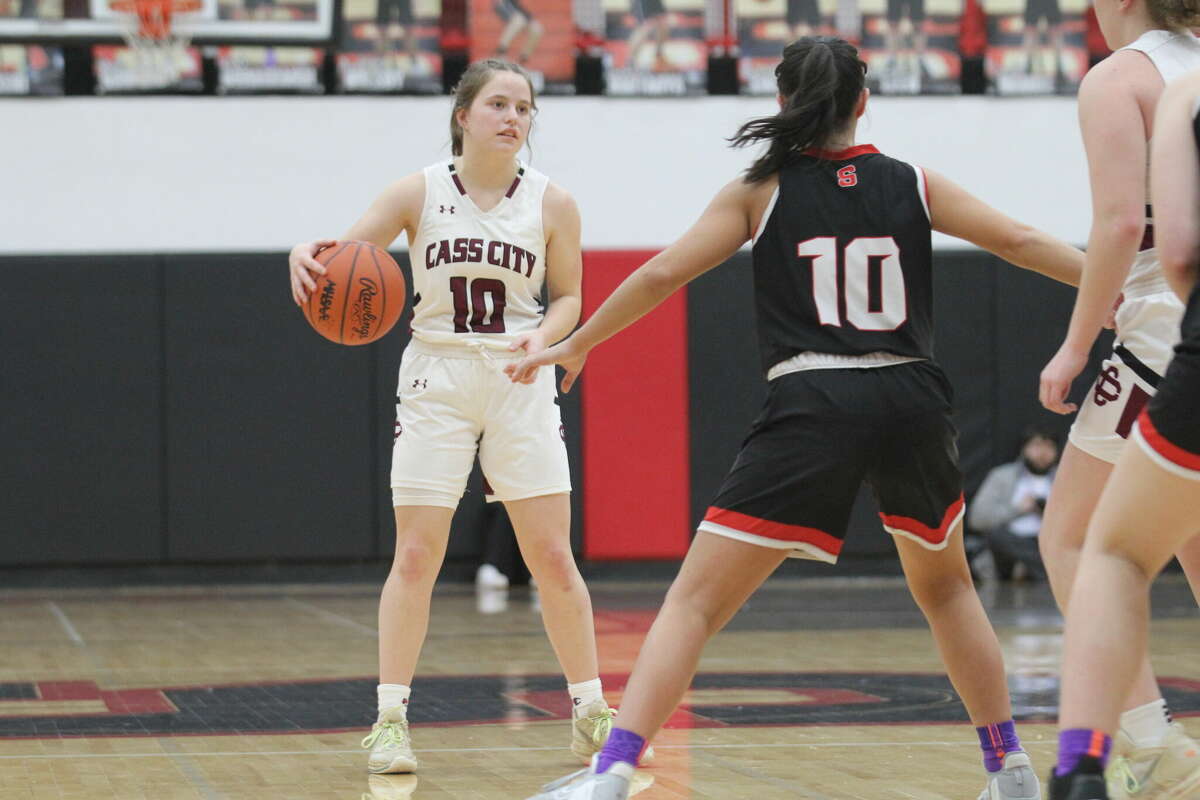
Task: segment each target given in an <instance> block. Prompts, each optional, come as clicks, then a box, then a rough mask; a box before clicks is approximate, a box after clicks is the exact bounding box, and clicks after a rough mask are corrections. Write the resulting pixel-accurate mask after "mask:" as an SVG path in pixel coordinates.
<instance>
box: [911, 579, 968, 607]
mask: <svg viewBox="0 0 1200 800" xmlns="http://www.w3.org/2000/svg"><path fill="white" fill-rule="evenodd" d="M908 588H909V591H910V592H911V593H912V596H913V600H915V601H916V603H917V605H918V606H920V607H921V609H922V610H923V611H932V610H936V609H938V608H941V607H942V606H945V605H946V604H948V603H952V602H954V601H955V600H957V599H959V598H960V597H962V595H963V594H965V593H967V592H974V591H975V584H974V582H973V581H972V580H971V573H970V570H968V569H962V570H958V569H956V570H950V571H948V572H945V573H939V574H936V575H931V576H930V577H929V578H924V579H918V580H910V581H909V582H908Z"/></svg>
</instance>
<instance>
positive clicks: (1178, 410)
mask: <svg viewBox="0 0 1200 800" xmlns="http://www.w3.org/2000/svg"><path fill="white" fill-rule="evenodd" d="M1133 438H1134V441H1136V442H1137V443H1138V444H1139V445H1141V446H1142V448H1143V449H1144V450H1145V451H1146V453H1147V454H1149V456H1150V457H1151V458H1152V459H1153V460H1154V461H1155V462H1156V463H1157V464H1158V465H1159V466H1161V467H1163V468H1164V469H1167V470H1168V471H1170V472H1173V473H1175V474H1177V475H1181V476H1183V477H1185V478H1191V479H1193V480H1200V285H1198V286H1197V287H1196V288H1195V289H1193V290H1192V296H1191V298H1190V299H1189V300H1188V306H1187V311H1186V312H1185V313H1184V315H1183V325H1182V331H1181V339H1180V341H1179V344H1178V345H1177V346H1176V348H1175V357H1174V358H1173V359H1171V365H1170V366H1169V367H1167V374H1166V375H1165V376H1163V380H1162V383H1160V384H1159V385H1158V392H1157V393H1156V394H1155V395H1154V397H1152V398H1151V399H1150V402H1149V403H1148V404H1147V406H1146V409H1145V410H1144V411H1143V412H1142V414H1141V416H1140V417H1139V418H1138V423H1137V425H1136V426H1135V427H1134V435H1133Z"/></svg>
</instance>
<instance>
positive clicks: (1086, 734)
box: [1054, 728, 1112, 778]
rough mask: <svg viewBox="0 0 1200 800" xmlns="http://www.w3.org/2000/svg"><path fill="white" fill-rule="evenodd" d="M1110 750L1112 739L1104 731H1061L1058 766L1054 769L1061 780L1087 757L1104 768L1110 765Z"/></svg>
mask: <svg viewBox="0 0 1200 800" xmlns="http://www.w3.org/2000/svg"><path fill="white" fill-rule="evenodd" d="M1110 750H1112V737H1111V736H1109V735H1107V734H1106V733H1105V732H1104V731H1094V730H1092V729H1090V728H1073V729H1072V730H1069V731H1059V734H1058V766H1057V767H1055V768H1054V774H1055V775H1057V776H1058V777H1060V778H1061V777H1062V776H1063V775H1066V774H1067V773H1069V772H1071V771H1072V770H1073V769H1075V767H1077V766H1079V762H1080V761H1081V760H1083V759H1084V758H1085V757H1087V756H1091V757H1092V758H1094V759H1096V760H1097V761H1099V762H1100V766H1102V767H1103V766H1105V765H1106V764H1108V753H1109V751H1110Z"/></svg>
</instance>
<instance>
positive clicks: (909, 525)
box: [879, 494, 963, 544]
mask: <svg viewBox="0 0 1200 800" xmlns="http://www.w3.org/2000/svg"><path fill="white" fill-rule="evenodd" d="M962 509H963V496H962V495H961V494H960V495H959V496H958V499H957V500H955V501H954V502H953V503H951V504H950V507H949V508H947V509H946V513H945V514H943V515H942V524H941V525H939V526H937V527H936V528H931V527H929V526H928V525H926V524H924V523H923V522H921V521H920V520H918V519H909V518H908V517H901V516H898V515H893V514H880V515H879V518H880V519H881V520H883V524H884V525H886V526H887V527H889V528H895V529H897V530H901V531H904V532H905V533H911V534H912V535H913V536H916V537H919V538H921V539H924V540H925V541H927V542H929V543H930V544H941V543H942V542H944V541H946V534H947V532H948V531H949V530H950V525H951V524H952V523H953V522H954V520H956V519H958V515H959V514H960V513H962Z"/></svg>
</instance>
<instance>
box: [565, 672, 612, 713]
mask: <svg viewBox="0 0 1200 800" xmlns="http://www.w3.org/2000/svg"><path fill="white" fill-rule="evenodd" d="M567 694H569V695H571V714H572V716H578V715H579V712H581V711H583V709H585V708H587V707H588V706H590V705H591V704H592V703H594V702H596V701H597V700H603V699H604V690H603V689H602V688H601V687H600V679H599V678H594V679H592V680H590V681H583V682H582V683H568V684H567Z"/></svg>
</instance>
